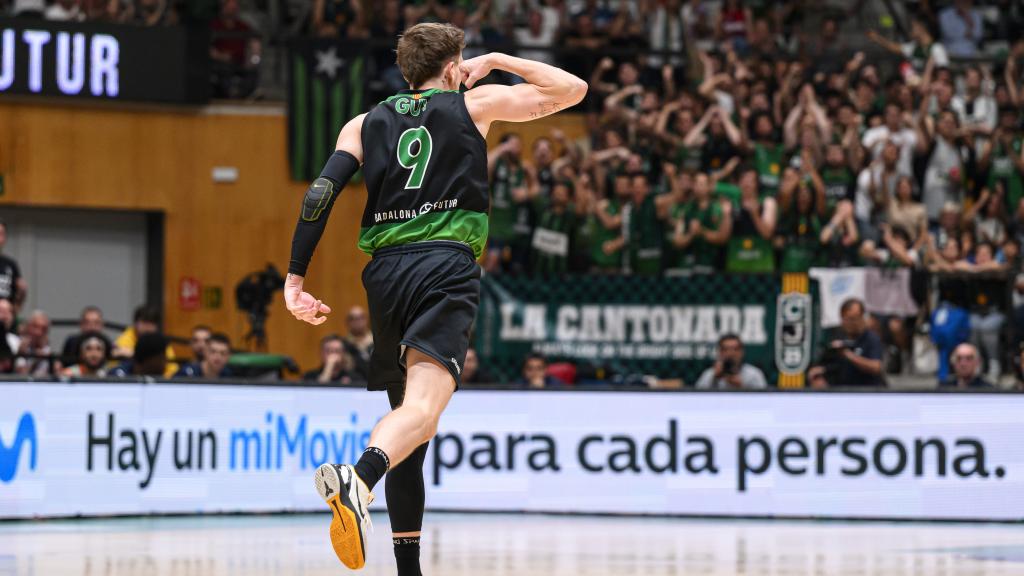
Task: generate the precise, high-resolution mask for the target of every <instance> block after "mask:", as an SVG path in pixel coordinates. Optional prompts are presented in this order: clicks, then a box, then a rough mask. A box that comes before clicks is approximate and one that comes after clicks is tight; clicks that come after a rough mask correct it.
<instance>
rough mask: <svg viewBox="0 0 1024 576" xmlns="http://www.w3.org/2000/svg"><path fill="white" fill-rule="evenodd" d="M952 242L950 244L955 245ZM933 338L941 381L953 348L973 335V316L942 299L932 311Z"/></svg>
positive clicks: (947, 368)
mask: <svg viewBox="0 0 1024 576" xmlns="http://www.w3.org/2000/svg"><path fill="white" fill-rule="evenodd" d="M954 244H955V241H954V243H951V244H950V245H954ZM930 336H931V339H932V342H933V343H934V344H935V347H936V348H937V349H938V352H939V372H938V378H939V382H943V381H945V380H946V378H948V377H949V368H950V366H949V360H950V358H952V357H953V350H955V349H956V348H957V347H958V346H960V345H961V344H963V343H964V342H967V341H968V339H970V337H971V318H970V316H969V315H968V314H967V310H964V309H963V308H961V307H959V306H954V305H953V304H952V303H951V302H949V301H942V302H940V303H939V306H938V308H936V309H935V311H934V312H932V317H931V334H930Z"/></svg>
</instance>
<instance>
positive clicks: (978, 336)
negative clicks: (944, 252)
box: [957, 242, 1007, 380]
mask: <svg viewBox="0 0 1024 576" xmlns="http://www.w3.org/2000/svg"><path fill="white" fill-rule="evenodd" d="M995 252H996V249H995V246H993V245H992V244H990V243H988V242H983V243H980V244H978V246H977V248H975V251H974V258H973V260H974V261H973V262H971V261H970V259H967V260H962V261H960V262H958V263H957V269H958V270H961V271H964V272H974V273H988V274H986V275H985V276H982V277H980V278H973V279H972V282H971V285H972V292H973V298H972V299H971V302H970V306H969V309H970V313H971V342H972V343H973V344H974V345H975V346H977V347H978V348H979V349H980V350H982V351H983V352H984V353H985V359H986V360H987V366H988V378H989V379H990V380H998V379H999V377H1000V376H1001V375H1002V364H1001V359H1002V356H1001V346H1000V338H1001V335H1002V330H1003V326H1004V325H1005V324H1006V314H1005V313H1004V302H1005V297H1006V282H1007V278H1006V277H1005V275H1004V271H1005V269H1006V267H1005V265H1003V264H1001V263H999V262H997V261H996V254H995Z"/></svg>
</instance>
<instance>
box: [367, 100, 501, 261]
mask: <svg viewBox="0 0 1024 576" xmlns="http://www.w3.org/2000/svg"><path fill="white" fill-rule="evenodd" d="M362 141H363V176H364V178H365V180H366V192H367V198H366V210H365V211H364V212H363V220H362V224H361V230H360V233H359V248H360V249H361V250H363V251H364V252H367V253H370V254H372V253H373V251H374V250H377V249H378V248H383V247H385V246H396V245H401V244H409V243H411V242H422V241H426V240H452V241H456V242H462V243H463V244H467V245H469V246H470V247H471V248H472V249H473V252H474V253H475V254H476V255H477V257H479V256H480V254H481V253H482V252H483V249H484V246H485V245H486V243H487V226H488V221H487V211H488V207H489V198H488V190H487V143H486V141H485V140H484V138H483V136H481V135H480V131H479V130H478V129H477V127H476V125H475V124H474V123H473V119H472V118H471V117H470V116H469V111H468V110H467V109H466V101H465V97H464V95H463V94H462V93H460V92H458V91H455V90H436V89H432V90H403V91H402V92H400V93H398V94H396V95H394V96H392V97H390V98H388V99H387V100H385V101H383V102H381V103H380V104H378V105H377V106H376V107H375V108H374V109H373V110H371V111H370V112H369V113H367V115H366V118H365V119H364V120H363V133H362Z"/></svg>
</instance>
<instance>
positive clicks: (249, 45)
mask: <svg viewBox="0 0 1024 576" xmlns="http://www.w3.org/2000/svg"><path fill="white" fill-rule="evenodd" d="M210 30H211V32H212V34H213V39H212V42H211V44H210V60H211V68H212V70H211V71H212V73H213V79H214V82H213V88H214V96H216V97H219V98H245V97H247V96H249V95H250V94H252V92H253V90H255V89H256V83H257V81H258V73H259V63H260V51H261V46H260V41H259V39H258V38H256V37H253V36H250V33H252V32H253V29H252V27H251V26H249V24H247V23H246V22H245V20H243V19H242V18H241V16H240V15H239V7H238V0H221V3H220V14H219V15H218V16H217V18H215V19H214V20H213V21H212V22H211V23H210Z"/></svg>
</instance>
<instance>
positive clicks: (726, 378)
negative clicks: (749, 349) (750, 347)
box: [695, 334, 768, 390]
mask: <svg viewBox="0 0 1024 576" xmlns="http://www.w3.org/2000/svg"><path fill="white" fill-rule="evenodd" d="M695 387H696V388H697V389H699V390H712V389H713V390H729V389H737V388H746V389H751V390H752V389H760V388H767V387H768V382H767V380H765V378H764V372H761V370H760V369H759V368H757V367H756V366H752V365H750V364H744V363H743V342H742V341H741V340H740V337H739V336H737V335H735V334H725V335H723V336H722V337H721V338H719V339H718V359H717V360H715V365H714V366H712V367H711V368H708V369H707V370H705V371H704V373H703V374H701V375H700V378H698V379H697V384H696V385H695Z"/></svg>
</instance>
